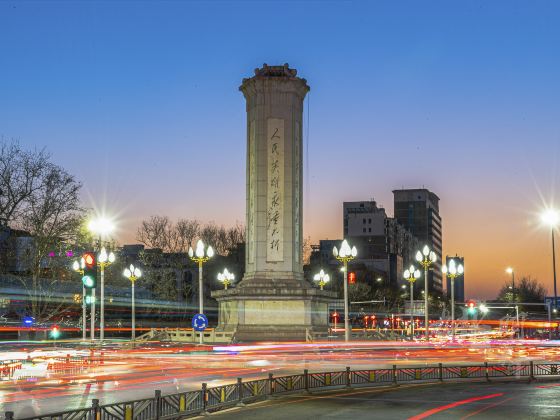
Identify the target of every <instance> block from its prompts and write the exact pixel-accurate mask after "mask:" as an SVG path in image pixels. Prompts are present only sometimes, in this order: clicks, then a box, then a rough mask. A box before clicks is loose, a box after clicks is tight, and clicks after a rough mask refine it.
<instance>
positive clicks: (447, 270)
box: [441, 258, 465, 341]
mask: <svg viewBox="0 0 560 420" xmlns="http://www.w3.org/2000/svg"><path fill="white" fill-rule="evenodd" d="M441 270H442V271H443V274H446V275H447V277H448V278H450V279H451V339H452V340H453V341H455V279H456V278H457V277H459V276H462V275H463V273H464V272H465V267H463V264H461V263H459V265H457V263H456V262H455V260H454V259H453V258H452V259H450V260H449V262H448V263H447V264H444V265H443V266H442V267H441Z"/></svg>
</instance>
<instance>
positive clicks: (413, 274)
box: [403, 265, 421, 336]
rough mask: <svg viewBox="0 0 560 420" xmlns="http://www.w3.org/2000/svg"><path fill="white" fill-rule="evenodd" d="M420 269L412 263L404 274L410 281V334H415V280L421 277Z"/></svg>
mask: <svg viewBox="0 0 560 420" xmlns="http://www.w3.org/2000/svg"><path fill="white" fill-rule="evenodd" d="M420 275H421V273H420V270H417V269H416V267H414V266H413V265H411V266H410V267H409V268H408V269H407V270H404V273H403V276H404V278H405V279H406V280H407V281H408V282H409V283H410V333H411V334H410V335H411V336H414V310H413V308H414V282H415V281H416V280H417V279H419V278H420Z"/></svg>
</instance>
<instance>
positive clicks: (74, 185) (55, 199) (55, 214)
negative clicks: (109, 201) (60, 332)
mask: <svg viewBox="0 0 560 420" xmlns="http://www.w3.org/2000/svg"><path fill="white" fill-rule="evenodd" d="M38 183H39V184H40V187H39V188H34V190H33V192H32V193H31V195H29V196H28V197H27V198H26V204H25V206H24V208H23V210H22V212H21V214H20V216H19V217H18V219H17V225H18V226H19V227H21V228H22V229H24V230H26V231H28V232H29V233H30V235H31V238H32V240H31V242H30V246H29V247H28V249H27V250H26V256H27V266H28V267H29V271H30V274H31V276H30V277H27V276H26V277H20V282H21V284H22V286H23V287H24V289H25V290H26V292H27V295H28V297H29V309H30V312H31V314H32V316H33V317H35V319H36V320H37V321H45V320H48V319H50V318H51V317H52V316H53V315H55V314H58V313H59V312H60V309H61V308H62V307H63V306H64V305H66V304H70V303H71V302H68V301H67V300H66V299H65V298H64V297H62V296H63V295H62V294H61V293H60V287H58V286H59V284H60V282H61V280H60V279H61V271H64V270H67V267H64V263H63V264H60V261H61V260H60V259H59V258H56V257H57V256H60V255H63V254H64V252H65V251H66V249H67V247H68V246H69V245H70V244H72V243H76V242H77V241H78V240H79V238H80V234H81V230H80V228H81V226H82V225H83V220H84V210H83V208H82V207H81V206H80V199H79V191H80V188H81V184H80V183H79V182H77V181H76V180H75V178H74V177H73V176H72V175H70V174H69V173H67V172H66V171H65V170H64V169H62V168H60V167H58V166H56V165H53V164H48V165H47V167H46V169H44V172H43V174H42V177H41V180H40V182H38ZM63 261H64V260H63ZM56 292H58V294H57V293H56Z"/></svg>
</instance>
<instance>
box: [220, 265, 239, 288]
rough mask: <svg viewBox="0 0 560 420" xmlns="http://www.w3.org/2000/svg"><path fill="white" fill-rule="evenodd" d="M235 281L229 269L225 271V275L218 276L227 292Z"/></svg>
mask: <svg viewBox="0 0 560 420" xmlns="http://www.w3.org/2000/svg"><path fill="white" fill-rule="evenodd" d="M234 279H235V276H234V275H233V273H230V272H229V271H228V269H227V268H226V269H225V270H224V271H223V273H219V274H218V280H219V281H221V282H222V283H223V285H224V289H225V290H227V287H228V286H229V285H230V284H231V282H232V281H233V280H234Z"/></svg>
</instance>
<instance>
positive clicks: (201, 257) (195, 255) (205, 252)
mask: <svg viewBox="0 0 560 420" xmlns="http://www.w3.org/2000/svg"><path fill="white" fill-rule="evenodd" d="M213 256H214V250H213V249H212V247H211V246H208V248H206V249H205V247H204V242H202V239H199V240H198V242H197V243H196V250H195V251H193V249H192V247H189V257H190V259H191V260H193V261H194V262H195V263H197V264H198V313H199V314H203V313H204V312H203V311H204V297H203V296H204V293H203V290H202V264H204V263H205V262H207V261H208V260H209V259H210V258H212V257H213ZM202 340H203V334H202V332H201V333H200V344H202Z"/></svg>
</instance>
